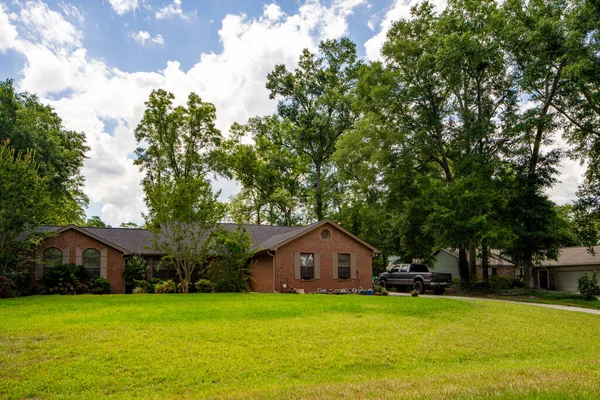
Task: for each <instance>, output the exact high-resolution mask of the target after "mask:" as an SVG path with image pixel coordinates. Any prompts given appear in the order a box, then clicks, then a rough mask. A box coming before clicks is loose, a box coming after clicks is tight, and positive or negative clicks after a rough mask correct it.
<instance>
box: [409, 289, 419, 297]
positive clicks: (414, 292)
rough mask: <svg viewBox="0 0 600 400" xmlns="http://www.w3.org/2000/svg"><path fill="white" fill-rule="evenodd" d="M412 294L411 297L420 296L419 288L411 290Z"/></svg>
mask: <svg viewBox="0 0 600 400" xmlns="http://www.w3.org/2000/svg"><path fill="white" fill-rule="evenodd" d="M410 295H411V297H419V291H418V290H411V291H410Z"/></svg>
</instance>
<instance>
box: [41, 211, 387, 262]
mask: <svg viewBox="0 0 600 400" xmlns="http://www.w3.org/2000/svg"><path fill="white" fill-rule="evenodd" d="M325 223H330V224H333V225H335V226H337V227H338V228H339V229H340V230H341V231H343V232H345V233H346V234H348V235H349V236H351V237H353V238H354V239H356V240H357V241H358V242H360V243H362V244H363V245H365V246H366V247H368V248H370V249H372V250H373V251H375V252H378V251H379V250H377V249H376V248H375V247H373V246H371V245H370V244H368V243H366V242H364V241H363V240H361V239H360V238H358V237H356V236H354V235H353V234H352V233H350V232H348V231H346V230H345V229H344V228H342V227H341V226H339V225H337V224H336V223H334V222H333V221H331V220H329V219H325V220H323V221H320V222H315V223H314V224H311V225H307V226H276V225H245V227H246V230H247V231H248V233H249V234H250V237H251V238H252V243H253V248H252V249H253V250H255V251H261V250H268V249H274V248H277V247H279V246H280V245H283V244H285V243H286V242H288V241H289V240H291V239H293V238H296V237H298V236H300V235H302V234H303V233H306V232H308V231H310V230H312V229H315V228H317V227H318V226H320V225H323V224H325ZM218 225H219V226H220V227H222V228H225V229H227V230H231V231H233V230H235V229H237V227H238V225H237V224H218ZM69 229H76V230H78V231H80V232H83V233H87V234H89V235H90V237H92V238H95V239H98V240H100V241H102V242H104V243H105V244H107V245H108V246H112V247H115V248H118V249H119V250H121V251H124V252H125V253H128V254H131V253H135V254H162V253H161V252H159V251H157V250H155V249H153V248H152V233H151V232H150V231H148V230H146V229H135V228H90V227H78V226H74V225H69V226H64V227H63V226H42V227H39V228H38V230H39V231H42V232H53V231H57V230H69Z"/></svg>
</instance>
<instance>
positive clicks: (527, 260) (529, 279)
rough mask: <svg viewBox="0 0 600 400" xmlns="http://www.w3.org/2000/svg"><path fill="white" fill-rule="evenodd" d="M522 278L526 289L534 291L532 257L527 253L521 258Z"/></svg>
mask: <svg viewBox="0 0 600 400" xmlns="http://www.w3.org/2000/svg"><path fill="white" fill-rule="evenodd" d="M523 274H524V275H525V276H524V277H523V279H524V284H525V288H526V289H535V279H534V276H533V255H532V254H531V252H527V253H526V254H525V257H523Z"/></svg>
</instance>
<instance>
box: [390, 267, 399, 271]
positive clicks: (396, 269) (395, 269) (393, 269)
mask: <svg viewBox="0 0 600 400" xmlns="http://www.w3.org/2000/svg"><path fill="white" fill-rule="evenodd" d="M390 272H398V267H394V268H392V270H391V271H390Z"/></svg>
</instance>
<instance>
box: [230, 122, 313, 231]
mask: <svg viewBox="0 0 600 400" xmlns="http://www.w3.org/2000/svg"><path fill="white" fill-rule="evenodd" d="M289 129H290V128H289V124H286V123H285V122H284V121H281V120H279V119H278V118H277V117H276V116H270V117H256V118H251V119H250V120H249V121H248V123H247V124H246V125H240V124H233V126H232V127H231V131H230V136H229V139H228V140H226V141H224V142H223V145H222V146H221V149H220V151H219V157H218V160H219V170H220V173H221V174H222V175H224V176H226V177H228V178H235V179H236V181H237V182H239V183H240V184H241V185H242V190H241V191H240V193H239V194H238V196H237V197H236V198H235V201H232V204H231V209H232V211H233V212H234V213H235V214H236V216H235V217H234V218H233V219H234V220H236V221H237V220H240V217H241V216H242V214H246V217H244V218H241V219H242V220H245V222H255V223H257V224H260V223H263V222H268V223H270V224H280V225H295V224H297V223H298V222H301V221H302V220H303V215H302V214H303V213H301V211H300V210H301V207H302V205H303V204H304V203H305V196H304V193H303V191H304V187H303V185H302V182H303V181H304V180H306V179H305V177H306V175H307V173H308V170H309V167H308V160H307V158H306V156H305V155H303V154H298V153H296V152H295V150H293V149H289V148H286V147H283V146H281V145H280V143H281V141H282V139H281V137H282V136H284V135H287V132H288V131H289ZM248 142H250V143H248ZM248 216H253V217H254V218H253V219H249V218H248Z"/></svg>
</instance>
